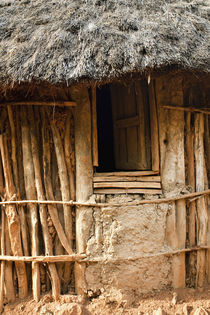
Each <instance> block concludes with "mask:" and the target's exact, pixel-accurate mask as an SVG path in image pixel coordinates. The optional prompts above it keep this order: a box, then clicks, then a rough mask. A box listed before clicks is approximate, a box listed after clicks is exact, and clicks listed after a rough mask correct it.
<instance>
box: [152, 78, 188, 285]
mask: <svg viewBox="0 0 210 315" xmlns="http://www.w3.org/2000/svg"><path fill="white" fill-rule="evenodd" d="M172 97H173V101H174V102H175V103H176V104H177V105H178V104H180V105H182V104H183V88H182V79H181V77H177V79H176V81H175V78H171V79H169V78H168V77H167V76H165V77H161V78H159V79H157V80H156V98H157V104H158V109H159V115H158V117H159V131H160V133H159V137H160V150H161V179H162V188H163V191H164V192H165V193H166V194H170V195H171V194H173V192H174V193H176V191H177V188H178V189H182V188H184V187H185V159H184V158H185V155H184V112H183V111H178V110H177V111H175V110H174V111H169V110H165V109H163V108H162V105H164V103H165V102H167V101H168V100H169V99H171V98H172ZM170 212H172V214H171V219H170V220H169V219H167V229H166V230H168V231H169V230H170V226H171V225H172V226H173V229H174V230H175V232H174V235H175V240H172V238H169V239H168V243H169V244H171V247H172V248H173V249H175V248H177V249H182V248H184V247H185V241H186V206H185V201H181V200H180V201H177V202H176V203H175V204H174V205H173V207H172V209H171V210H170V209H169V213H170ZM166 238H167V234H166ZM172 265H173V268H172V272H173V276H172V283H173V287H174V288H176V289H178V288H183V287H185V254H184V253H183V254H180V255H178V256H176V257H173V260H172Z"/></svg>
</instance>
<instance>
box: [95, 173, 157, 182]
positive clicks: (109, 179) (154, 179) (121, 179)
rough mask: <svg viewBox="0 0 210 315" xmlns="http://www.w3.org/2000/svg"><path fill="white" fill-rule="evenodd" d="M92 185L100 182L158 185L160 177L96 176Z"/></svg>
mask: <svg viewBox="0 0 210 315" xmlns="http://www.w3.org/2000/svg"><path fill="white" fill-rule="evenodd" d="M93 182H94V183H100V182H156V183H160V176H158V175H156V176H155V175H154V176H153V175H152V176H125V177H123V176H100V177H99V176H96V177H93Z"/></svg>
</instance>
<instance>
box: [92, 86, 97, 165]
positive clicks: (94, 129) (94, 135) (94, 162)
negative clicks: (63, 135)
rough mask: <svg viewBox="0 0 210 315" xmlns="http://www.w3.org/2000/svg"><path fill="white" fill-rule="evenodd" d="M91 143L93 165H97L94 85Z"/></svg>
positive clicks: (93, 89)
mask: <svg viewBox="0 0 210 315" xmlns="http://www.w3.org/2000/svg"><path fill="white" fill-rule="evenodd" d="M91 91H92V143H93V166H96V167H97V166H98V131H97V130H98V128H97V107H96V106H97V102H96V87H92V90H91Z"/></svg>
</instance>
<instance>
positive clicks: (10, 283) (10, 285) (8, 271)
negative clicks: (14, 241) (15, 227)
mask: <svg viewBox="0 0 210 315" xmlns="http://www.w3.org/2000/svg"><path fill="white" fill-rule="evenodd" d="M5 249H6V255H10V256H11V255H12V251H11V245H10V239H9V231H8V223H7V220H5ZM4 282H5V291H6V297H7V302H13V301H14V300H15V286H14V278H13V263H12V262H10V261H7V262H6V263H5V281H4Z"/></svg>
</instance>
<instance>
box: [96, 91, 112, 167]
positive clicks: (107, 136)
mask: <svg viewBox="0 0 210 315" xmlns="http://www.w3.org/2000/svg"><path fill="white" fill-rule="evenodd" d="M97 126H98V159H99V167H97V172H110V171H113V170H114V169H115V165H114V145H113V121H112V104H111V93H110V88H109V85H104V86H103V87H101V88H98V89H97Z"/></svg>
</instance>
